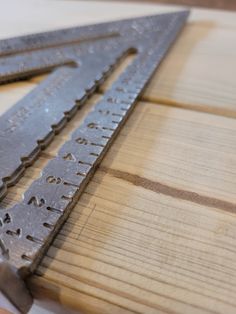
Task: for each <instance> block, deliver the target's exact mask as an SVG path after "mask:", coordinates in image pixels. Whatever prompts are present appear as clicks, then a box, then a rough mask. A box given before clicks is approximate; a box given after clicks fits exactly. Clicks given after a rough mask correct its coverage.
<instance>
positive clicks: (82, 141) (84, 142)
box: [75, 137, 88, 145]
mask: <svg viewBox="0 0 236 314" xmlns="http://www.w3.org/2000/svg"><path fill="white" fill-rule="evenodd" d="M75 141H76V142H77V143H78V144H83V145H87V144H88V141H87V140H86V138H83V137H78V138H77V139H76V140H75Z"/></svg>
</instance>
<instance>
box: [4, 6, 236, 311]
mask: <svg viewBox="0 0 236 314" xmlns="http://www.w3.org/2000/svg"><path fill="white" fill-rule="evenodd" d="M12 3H13V2H12ZM18 3H19V2H15V5H16V8H18V9H19V10H21V11H20V12H24V11H23V10H22V8H20V6H19V4H18ZM22 3H23V4H24V5H22V7H25V8H26V7H27V12H26V13H27V15H26V16H25V19H24V18H23V17H22V16H21V15H20V14H19V12H18V14H16V13H15V14H16V15H15V16H14V17H15V24H14V25H12V24H11V23H10V20H11V19H10V18H9V16H8V15H7V14H6V13H5V14H3V13H2V12H0V17H1V16H2V17H3V22H2V21H1V19H0V25H3V24H1V23H5V24H4V25H9V28H7V27H5V32H4V31H3V30H2V29H1V27H0V29H1V31H0V35H1V36H2V37H3V36H5V37H7V36H10V35H15V34H16V35H17V34H20V33H24V32H29V26H30V25H31V26H32V27H31V30H32V31H40V30H46V29H50V28H60V27H64V26H71V25H76V24H79V23H89V22H90V23H91V22H92V21H98V20H99V19H100V20H101V21H102V20H108V19H112V18H121V17H127V16H132V14H133V15H141V14H142V13H143V14H148V13H154V12H157V13H158V12H163V11H170V10H173V9H175V8H172V7H161V6H154V5H153V6H147V5H145V6H144V5H143V6H142V5H133V6H132V5H128V4H127V5H126V4H114V3H112V4H110V3H106V4H105V3H100V4H99V3H96V5H95V3H94V2H80V1H48V2H45V1H31V2H26V1H23V2H22ZM32 3H33V4H32ZM36 4H37V5H36ZM46 4H47V5H48V7H46ZM7 8H8V4H6V12H7ZM46 8H47V10H46ZM104 8H106V10H105V9H104ZM26 13H25V14H26ZM30 13H31V14H30ZM36 13H37V14H36ZM43 13H44V15H43ZM52 13H54V14H52ZM96 13H97V14H96ZM98 13H100V15H99V14H98ZM13 14H14V13H13ZM7 16H8V17H7ZM42 17H43V18H42ZM7 23H8V24H7ZM18 25H20V27H17V26H18ZM235 28H236V15H234V14H230V13H228V14H227V13H222V12H220V11H215V12H211V11H207V10H203V11H201V10H194V11H193V14H192V17H191V19H190V22H189V24H188V26H187V27H186V29H185V31H184V32H183V34H182V36H181V38H180V39H179V41H178V43H176V45H175V46H174V47H173V49H172V51H171V52H170V53H169V55H168V57H167V58H166V60H165V61H164V62H163V64H162V66H161V68H160V71H159V72H158V73H157V74H156V75H155V76H154V78H153V79H152V81H151V83H150V85H149V86H148V88H147V91H146V93H145V94H144V96H143V98H142V100H141V101H140V102H139V103H138V104H137V107H136V109H135V111H134V113H133V114H132V116H131V117H130V119H129V120H128V122H127V124H126V125H125V127H124V128H123V129H122V131H121V133H120V135H119V136H118V138H117V139H116V141H115V143H114V144H113V146H112V147H111V149H110V150H109V152H108V154H107V155H106V157H105V159H104V161H103V162H102V164H101V166H100V168H99V169H98V170H97V172H96V174H95V176H94V178H93V179H92V180H91V182H90V183H89V185H88V186H87V188H86V191H85V192H84V193H83V195H82V197H81V199H80V201H79V202H78V204H77V205H76V207H75V208H74V210H73V211H72V213H71V215H70V217H69V219H68V221H67V222H66V223H65V225H64V227H63V228H62V230H61V231H60V233H59V234H58V236H57V237H56V239H55V241H54V243H53V244H52V246H51V247H50V249H49V251H48V253H47V255H46V256H45V258H44V259H43V261H42V263H41V265H40V266H39V268H38V269H37V272H36V274H35V275H34V276H33V277H32V278H31V280H30V281H29V284H30V287H31V289H32V292H33V293H34V295H35V296H36V297H37V298H41V299H44V300H45V299H49V300H56V301H57V302H59V303H60V304H63V305H65V306H69V307H71V308H73V309H75V310H76V312H78V311H81V312H82V313H186V314H188V313H222V314H223V313H232V314H233V313H235V312H236V302H235V290H236V267H235V261H236V247H235V238H236V197H235V190H236V176H235V175H236V170H235V169H236V155H235V152H236V123H235V119H234V118H235V112H236V110H235V99H236V93H235V91H234V89H235V80H234V77H233V76H234V73H235V71H234V69H235V66H236V61H235V58H234V50H235V36H236V35H235ZM121 68H122V66H121V67H120V69H121ZM120 69H118V72H119V71H120ZM118 72H116V74H114V75H113V79H114V77H116V75H117V73H118ZM41 79H42V78H36V79H32V80H30V81H28V82H20V83H14V84H9V85H6V86H2V87H1V88H0V101H1V104H2V106H1V109H0V110H1V112H4V111H5V110H6V109H7V108H8V107H10V106H11V105H12V104H13V103H14V102H15V101H16V100H17V99H19V98H21V97H22V96H23V95H24V94H26V93H27V92H28V91H29V90H30V89H32V88H33V87H34V86H36V84H37V83H38V82H39V81H40V80H41ZM109 84H110V82H109V81H108V82H106V83H105V84H104V86H103V87H102V88H101V92H103V91H104V90H106V89H107V88H108V86H109ZM98 97H99V95H95V96H94V97H93V98H92V99H91V100H90V101H89V103H88V104H87V105H86V107H84V108H83V109H82V110H81V111H80V112H78V114H77V115H76V117H75V118H74V119H73V120H72V121H71V123H70V124H69V125H68V126H67V127H66V128H65V130H63V132H62V133H61V134H60V135H59V136H57V137H56V139H55V140H54V142H53V143H52V144H51V145H50V147H49V148H48V149H46V150H45V151H44V152H43V153H42V155H41V157H40V158H39V159H38V160H37V161H36V162H35V164H34V166H33V167H30V168H28V169H27V171H26V174H25V176H24V177H23V178H22V179H21V180H20V181H19V183H18V184H17V185H16V186H15V187H12V188H11V189H10V191H9V193H8V195H7V197H6V198H5V200H4V201H3V204H4V205H8V206H9V205H12V204H13V203H14V202H16V201H18V200H19V199H20V197H21V194H22V192H23V191H24V190H25V189H26V188H27V186H29V184H30V183H31V182H32V180H34V178H36V177H38V176H39V175H40V171H41V169H42V167H43V166H44V165H46V163H47V162H48V160H49V159H50V158H53V156H55V154H56V152H57V150H58V148H59V147H60V145H61V144H62V143H63V142H64V141H65V139H66V138H68V137H69V134H70V133H71V132H72V130H73V129H74V128H75V127H77V126H78V124H79V123H80V121H81V120H82V119H83V117H84V116H85V115H86V113H87V112H88V111H89V110H90V109H91V107H92V106H93V104H94V103H95V102H96V100H97V98H98ZM176 106H177V107H183V108H176ZM190 109H191V110H190ZM36 312H37V310H36V309H33V310H32V313H36ZM38 312H39V313H40V310H38ZM54 312H55V311H54ZM55 313H59V312H58V311H56V312H55ZM67 313H68V311H67Z"/></svg>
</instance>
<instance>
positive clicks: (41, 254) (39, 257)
mask: <svg viewBox="0 0 236 314" xmlns="http://www.w3.org/2000/svg"><path fill="white" fill-rule="evenodd" d="M184 12H185V13H186V16H185V18H184V20H183V23H182V25H181V26H180V28H179V30H178V32H177V35H176V36H175V37H174V38H173V39H172V40H171V42H170V44H169V46H168V49H166V52H165V54H164V55H163V56H162V58H161V61H160V62H159V63H158V65H157V66H156V67H155V70H154V71H153V72H152V74H151V75H150V76H149V78H148V79H147V81H146V83H145V84H144V86H143V87H142V90H141V92H140V93H138V95H137V98H136V99H135V100H134V102H133V103H132V105H131V107H130V108H129V110H128V111H129V112H127V114H126V115H125V117H124V119H123V120H122V122H121V123H120V124H119V126H118V127H117V128H116V130H115V132H114V133H113V135H112V137H111V139H110V140H109V143H107V145H106V147H105V149H104V151H103V152H102V153H101V154H100V156H99V158H98V159H97V160H96V162H95V165H94V167H93V168H92V171H91V173H90V174H89V176H88V177H87V178H86V180H85V181H84V183H83V187H82V188H79V189H78V191H77V192H76V193H75V195H74V197H73V201H72V202H71V203H70V204H69V206H67V208H66V210H65V212H64V213H63V215H62V216H61V217H60V219H59V220H60V223H59V221H58V222H57V224H56V231H55V232H51V235H50V240H48V241H47V242H46V243H44V244H43V245H42V247H41V248H40V250H39V252H38V254H37V255H36V257H35V259H34V262H33V263H32V264H31V265H33V267H32V268H29V271H30V272H27V273H24V272H23V274H24V276H22V277H21V276H20V277H18V276H19V272H18V271H19V270H17V272H16V273H15V271H16V270H14V269H13V270H12V272H13V273H14V274H16V275H17V281H19V283H20V284H21V285H22V284H23V285H25V283H24V282H23V281H22V280H25V279H26V278H27V277H28V276H29V275H30V274H32V273H33V272H34V271H35V269H36V267H37V266H38V264H39V263H40V261H41V260H42V258H43V257H44V253H45V252H46V251H47V250H48V248H49V246H50V245H51V243H52V241H53V239H54V238H55V236H56V235H57V233H58V231H59V229H60V228H61V227H62V225H63V223H64V222H65V221H66V220H67V218H68V216H69V214H70V212H71V210H72V209H73V207H74V206H75V203H77V202H78V200H79V198H80V197H81V194H82V193H83V192H84V189H85V188H86V186H87V184H88V183H89V181H90V178H91V177H92V176H93V175H94V173H95V172H96V170H97V168H98V167H99V165H100V163H101V161H102V160H103V158H104V157H105V155H106V153H107V151H108V150H109V148H110V146H111V144H112V143H113V142H114V140H115V139H116V138H117V135H118V134H119V132H120V129H121V128H122V127H123V125H124V124H125V123H126V121H127V119H128V118H129V117H130V114H131V112H132V111H133V110H134V108H135V106H136V104H137V102H138V98H139V97H140V95H141V94H142V93H143V92H144V89H145V87H146V85H147V84H148V83H149V82H150V80H151V79H152V77H153V75H154V73H155V71H156V70H157V69H158V68H159V66H160V64H161V63H162V62H163V59H164V58H165V57H166V55H167V54H168V53H169V51H170V49H171V47H172V46H173V44H174V43H175V41H176V40H177V39H178V37H179V36H180V35H181V33H182V31H183V28H184V26H185V24H186V21H187V18H188V16H189V14H190V12H191V11H190V10H182V11H177V12H172V13H170V14H173V13H184ZM167 14H169V13H167ZM158 15H160V14H156V15H154V16H158ZM161 15H163V14H162V13H161ZM147 17H149V16H147ZM124 71H125V70H124ZM109 73H110V72H109ZM109 73H108V75H109ZM122 73H123V72H122ZM122 73H121V74H122ZM121 74H120V75H121ZM120 75H119V77H120ZM119 77H118V78H117V79H116V80H118V79H119ZM115 82H116V81H114V82H113V83H115ZM110 89H111V88H109V89H108V90H107V91H106V92H108V91H110ZM106 92H105V93H104V94H103V95H102V96H103V97H104V96H105V94H106ZM85 102H86V101H85ZM91 112H93V110H91V111H89V113H88V114H90V113H91ZM75 130H77V129H75ZM75 130H74V131H75ZM74 131H73V132H72V134H73V133H74ZM70 140H71V138H69V140H68V141H70ZM66 142H67V141H66ZM66 142H65V143H66ZM65 143H64V144H65ZM64 144H62V145H61V147H62V146H63V145H64ZM61 147H60V148H59V150H60V149H61ZM57 156H58V155H57V154H56V156H55V157H54V158H56V157H57ZM54 158H52V159H54ZM49 162H50V161H49ZM43 169H44V168H43ZM43 169H42V172H43ZM36 180H37V179H36ZM27 190H28V189H27ZM27 190H26V191H27ZM17 204H18V203H17ZM1 264H2V263H1V262H0V273H1ZM7 264H8V263H7ZM8 265H11V264H8ZM25 276H26V277H25ZM0 288H1V287H0ZM24 289H25V291H24V295H25V297H26V298H27V297H29V291H28V289H27V287H26V286H24ZM31 301H32V300H31ZM22 313H24V312H22Z"/></svg>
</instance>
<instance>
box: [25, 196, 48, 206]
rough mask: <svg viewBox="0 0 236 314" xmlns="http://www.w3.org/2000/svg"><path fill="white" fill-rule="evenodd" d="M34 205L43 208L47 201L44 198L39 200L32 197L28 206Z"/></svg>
mask: <svg viewBox="0 0 236 314" xmlns="http://www.w3.org/2000/svg"><path fill="white" fill-rule="evenodd" d="M31 204H33V205H34V206H35V207H42V206H43V205H44V204H45V200H44V199H43V198H41V199H39V198H38V197H37V196H32V197H31V199H30V200H29V202H28V205H31Z"/></svg>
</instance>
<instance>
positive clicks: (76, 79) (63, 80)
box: [0, 14, 176, 199]
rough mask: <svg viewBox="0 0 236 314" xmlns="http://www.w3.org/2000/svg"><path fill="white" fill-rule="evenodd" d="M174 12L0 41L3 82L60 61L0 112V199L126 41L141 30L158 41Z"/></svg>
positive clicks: (114, 61) (127, 45)
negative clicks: (26, 91)
mask: <svg viewBox="0 0 236 314" xmlns="http://www.w3.org/2000/svg"><path fill="white" fill-rule="evenodd" d="M175 17H176V15H175V14H163V15H158V16H151V17H145V18H138V19H131V20H124V21H118V22H113V23H104V24H101V25H96V26H86V27H81V28H73V29H68V30H60V31H56V32H49V33H43V34H38V35H37V34H36V35H29V36H25V37H19V38H13V39H9V40H3V41H0V51H1V53H2V55H4V54H5V55H6V54H8V56H5V57H1V58H0V82H2V83H5V82H7V81H10V80H12V79H16V78H18V79H19V78H21V77H28V76H32V75H34V74H36V73H41V72H44V71H48V70H49V69H52V68H54V67H58V66H63V65H64V67H61V68H59V69H56V70H55V72H54V73H53V74H52V75H50V76H49V77H48V78H47V79H46V80H45V81H44V82H43V83H41V84H40V85H39V87H37V88H36V89H35V90H33V91H32V92H31V93H29V94H28V95H27V96H26V97H25V98H23V99H22V100H21V101H19V102H18V103H17V104H16V105H15V106H14V107H13V108H12V109H10V110H9V111H8V112H6V113H5V114H4V115H2V116H1V117H0V199H2V198H3V197H4V196H5V195H6V192H7V187H8V186H10V185H12V184H15V183H16V182H17V180H18V179H19V177H20V176H21V175H22V173H23V171H24V169H25V167H26V166H28V165H30V164H31V163H32V162H33V161H34V160H35V158H36V157H37V155H38V153H39V152H40V150H41V149H42V147H45V146H46V145H47V144H48V143H49V141H50V140H51V139H52V138H53V136H54V135H55V133H56V132H58V131H59V130H60V129H61V128H62V127H63V126H64V125H65V123H66V122H67V120H68V119H70V118H71V116H72V115H73V114H74V113H75V111H76V110H77V109H78V108H79V107H80V106H82V105H83V104H84V101H85V100H86V98H87V97H88V96H89V95H91V94H92V93H93V91H94V89H95V88H96V87H97V86H98V85H99V84H101V82H102V81H103V79H104V76H106V75H107V74H108V73H109V71H111V70H112V68H113V67H114V66H115V65H116V64H117V62H118V61H119V60H120V59H121V58H122V56H124V55H126V54H127V53H129V51H130V48H132V45H131V43H134V47H135V43H137V42H141V41H142V40H143V39H144V38H145V36H146V37H150V36H151V38H153V39H154V38H156V42H158V41H160V38H161V37H162V35H163V30H165V29H166V28H167V26H168V24H169V23H170V22H171V21H173V20H174V19H175ZM112 34H113V36H112ZM85 38H87V39H91V38H93V41H91V40H87V41H85ZM76 39H77V40H78V41H79V42H80V43H79V44H78V42H75V40H76ZM65 42H66V44H65V45H64V43H65ZM72 43H73V44H72ZM40 47H41V49H40ZM36 48H37V49H36ZM29 49H31V50H30V51H29ZM19 52H20V53H19ZM104 55H105V57H104ZM65 65H70V66H65ZM66 89H68V91H69V92H68V93H65V92H64V91H65V90H66ZM16 144H17V145H16Z"/></svg>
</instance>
